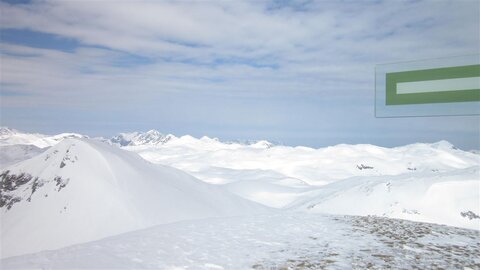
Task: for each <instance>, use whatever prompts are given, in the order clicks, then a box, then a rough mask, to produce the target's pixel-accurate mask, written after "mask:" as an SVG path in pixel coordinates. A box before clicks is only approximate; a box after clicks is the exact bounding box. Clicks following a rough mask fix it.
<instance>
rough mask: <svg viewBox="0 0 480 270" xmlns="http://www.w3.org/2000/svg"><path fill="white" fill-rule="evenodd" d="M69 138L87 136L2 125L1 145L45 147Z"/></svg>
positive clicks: (0, 132)
mask: <svg viewBox="0 0 480 270" xmlns="http://www.w3.org/2000/svg"><path fill="white" fill-rule="evenodd" d="M67 138H87V136H85V135H80V134H77V133H61V134H57V135H52V136H50V135H44V134H39V133H23V132H20V131H18V130H15V129H12V128H8V127H0V146H4V145H16V144H25V145H34V146H36V147H39V148H45V147H49V146H52V145H55V144H57V143H59V142H60V141H62V140H63V139H67Z"/></svg>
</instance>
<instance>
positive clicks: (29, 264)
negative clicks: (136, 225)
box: [0, 213, 480, 269]
mask: <svg viewBox="0 0 480 270" xmlns="http://www.w3.org/2000/svg"><path fill="white" fill-rule="evenodd" d="M479 242H480V232H478V231H472V230H466V229H459V228H454V227H447V226H440V225H434V224H428V223H416V222H410V221H403V220H395V219H386V218H376V217H354V216H329V215H316V214H299V213H296V214H286V213H281V214H274V215H260V216H250V217H235V218H216V219H205V220H195V221H184V222H180V223H174V224H167V225H160V226H155V227H152V228H149V229H146V230H141V231H136V232H131V233H126V234H122V235H118V236H114V237H110V238H106V239H102V240H99V241H95V242H90V243H86V244H81V245H75V246H70V247H67V248H63V249H59V250H53V251H43V252H39V253H36V254H31V255H25V256H20V257H13V258H8V259H5V260H2V261H1V262H0V264H1V266H2V267H4V268H8V269H24V268H42V269H52V268H53V269H73V268H91V269H99V268H104V269H105V268H108V269H119V268H124V269H140V268H146V269H479V268H480V259H479V257H478V254H480V246H479ZM464 267H465V268H464Z"/></svg>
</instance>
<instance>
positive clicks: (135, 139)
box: [109, 130, 176, 146]
mask: <svg viewBox="0 0 480 270" xmlns="http://www.w3.org/2000/svg"><path fill="white" fill-rule="evenodd" d="M172 139H176V137H175V136H174V135H172V134H168V135H164V134H162V133H160V132H159V131H157V130H149V131H147V132H144V133H142V132H132V133H120V134H118V135H116V136H114V137H112V138H110V139H109V141H110V142H111V143H112V144H116V145H120V146H127V145H150V146H152V145H162V144H165V143H167V142H168V141H170V140H172Z"/></svg>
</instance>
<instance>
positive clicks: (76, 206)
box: [0, 139, 264, 257]
mask: <svg viewBox="0 0 480 270" xmlns="http://www.w3.org/2000/svg"><path fill="white" fill-rule="evenodd" d="M0 176H1V186H0V188H1V190H0V191H1V193H0V207H1V209H0V210H1V211H0V213H1V216H0V218H1V223H2V224H1V225H2V226H1V248H2V250H1V252H2V253H1V255H2V257H7V256H12V255H18V254H24V253H27V252H35V251H40V250H45V249H53V248H59V247H63V246H67V245H71V244H75V243H82V242H86V241H91V240H95V239H99V238H101V237H105V236H110V235H115V234H119V233H122V232H127V231H131V230H136V229H140V228H146V227H148V226H152V225H155V224H161V223H169V222H175V221H179V220H186V219H195V218H205V217H215V216H234V215H241V214H247V213H256V212H258V211H264V208H263V207H261V206H259V205H257V204H255V203H252V202H249V201H246V200H243V199H241V198H239V197H237V196H235V195H232V194H230V193H228V192H225V191H224V190H221V189H220V188H219V187H216V186H212V185H209V184H206V183H203V182H201V181H199V180H197V179H195V178H194V177H192V176H190V175H188V174H186V173H184V172H182V171H179V170H177V169H173V168H171V167H166V166H162V165H155V164H152V163H150V162H148V161H145V160H144V159H142V158H141V157H139V156H138V155H137V154H135V153H131V152H128V151H124V150H121V149H119V148H117V147H113V146H110V145H107V144H105V143H101V142H97V141H93V140H89V139H66V140H63V141H62V142H61V143H59V144H57V145H55V146H53V147H51V148H49V149H48V150H47V151H45V152H43V153H41V154H40V155H38V156H35V157H34V158H31V159H28V160H25V161H22V162H20V163H16V164H14V165H12V166H10V167H7V168H5V170H3V172H2V173H1V175H0Z"/></svg>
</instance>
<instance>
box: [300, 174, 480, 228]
mask: <svg viewBox="0 0 480 270" xmlns="http://www.w3.org/2000/svg"><path fill="white" fill-rule="evenodd" d="M290 208H291V209H297V210H298V209H299V210H302V211H306V212H314V213H330V214H346V215H377V216H384V217H390V218H401V219H408V220H414V221H422V222H432V223H437V224H447V225H450V226H457V227H464V228H470V229H476V230H480V166H472V167H469V168H467V169H458V170H452V171H448V172H435V171H434V172H432V171H430V172H411V173H408V174H401V175H397V176H371V177H352V178H349V179H346V180H342V181H338V182H336V183H332V184H329V185H326V186H324V187H323V188H321V189H318V190H316V191H315V192H312V193H310V194H308V195H306V196H303V197H302V198H300V199H298V200H296V201H295V202H294V203H293V205H291V206H290Z"/></svg>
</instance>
